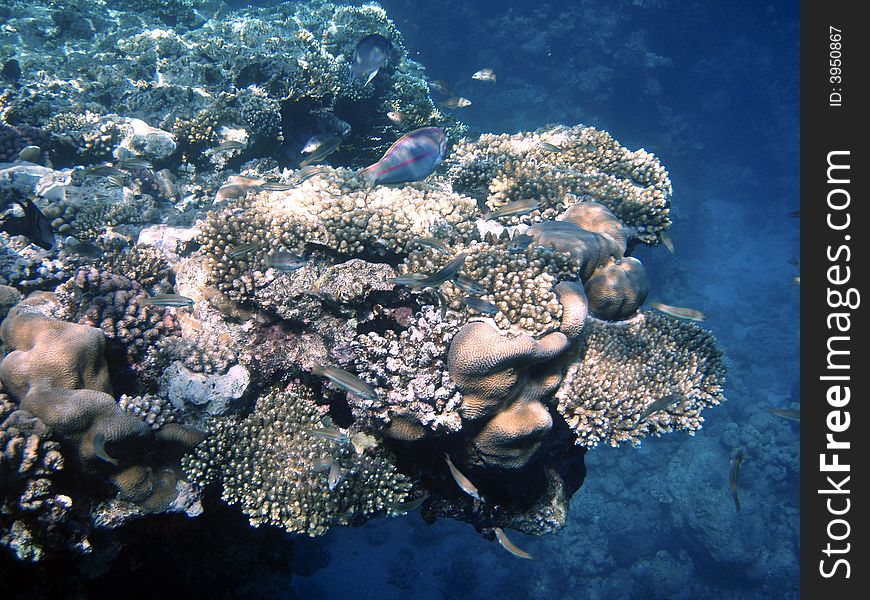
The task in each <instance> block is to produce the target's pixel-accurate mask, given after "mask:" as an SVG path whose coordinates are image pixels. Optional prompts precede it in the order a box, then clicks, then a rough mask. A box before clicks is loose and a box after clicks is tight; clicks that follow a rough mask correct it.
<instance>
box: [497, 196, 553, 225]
mask: <svg viewBox="0 0 870 600" xmlns="http://www.w3.org/2000/svg"><path fill="white" fill-rule="evenodd" d="M539 208H541V203H540V202H538V201H537V200H534V199H523V200H514V201H513V202H508V203H507V204H505V205H503V206H499V207H498V208H496V209H495V210H491V211H489V212H488V213H486V214H485V215H483V220H484V221H489V220H490V219H500V218H502V217H518V216H520V215H525V214H528V213H530V212H532V211H534V210H538V209H539Z"/></svg>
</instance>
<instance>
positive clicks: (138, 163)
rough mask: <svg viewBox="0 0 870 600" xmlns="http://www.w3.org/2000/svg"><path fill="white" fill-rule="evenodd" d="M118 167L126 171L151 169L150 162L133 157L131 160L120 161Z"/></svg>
mask: <svg viewBox="0 0 870 600" xmlns="http://www.w3.org/2000/svg"><path fill="white" fill-rule="evenodd" d="M118 167H120V168H121V169H125V170H127V171H130V170H133V169H148V170H149V171H150V170H151V169H152V168H153V165H152V164H151V161H149V160H148V159H146V158H141V157H139V156H133V157H131V158H125V159H124V160H122V161H118Z"/></svg>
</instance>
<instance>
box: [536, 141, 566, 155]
mask: <svg viewBox="0 0 870 600" xmlns="http://www.w3.org/2000/svg"><path fill="white" fill-rule="evenodd" d="M540 146H541V148H543V149H544V150H546V151H547V152H552V153H554V154H555V153H557V152H564V150H565V148H563V147H562V146H557V145H556V144H551V143H550V142H541V144H540Z"/></svg>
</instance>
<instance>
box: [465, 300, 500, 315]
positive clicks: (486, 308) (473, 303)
mask: <svg viewBox="0 0 870 600" xmlns="http://www.w3.org/2000/svg"><path fill="white" fill-rule="evenodd" d="M462 303H463V304H464V305H465V306H467V307H468V308H473V309H474V310H476V311H477V312H479V313H482V314H484V315H494V314H496V313H497V312H498V306H496V305H495V304H493V303H492V302H487V301H486V300H481V299H480V298H475V297H474V296H465V297H464V298H463V299H462Z"/></svg>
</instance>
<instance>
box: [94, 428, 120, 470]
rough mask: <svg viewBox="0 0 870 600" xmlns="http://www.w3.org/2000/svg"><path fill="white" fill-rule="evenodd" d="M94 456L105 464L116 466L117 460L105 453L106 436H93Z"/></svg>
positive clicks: (99, 434)
mask: <svg viewBox="0 0 870 600" xmlns="http://www.w3.org/2000/svg"><path fill="white" fill-rule="evenodd" d="M94 456H96V457H97V458H101V459H103V460H104V461H106V462H107V463H112V464H113V465H115V466H118V459H117V458H112V457H111V456H109V453H108V452H106V436H105V435H104V434H103V433H102V432H101V433H98V434H97V435H95V436H94Z"/></svg>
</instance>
